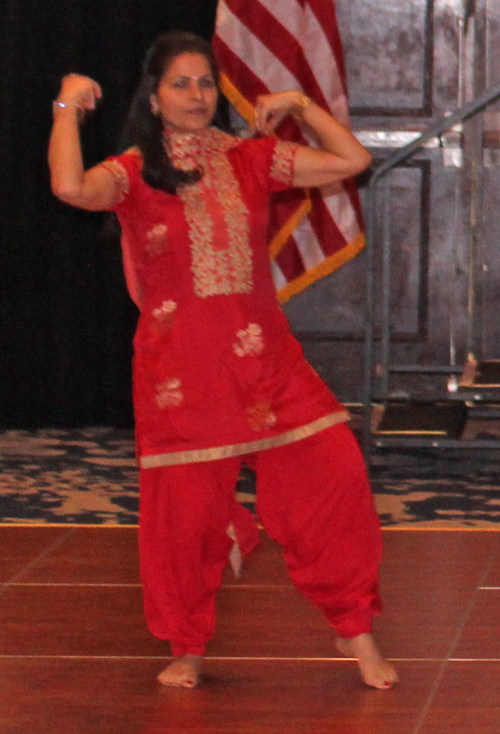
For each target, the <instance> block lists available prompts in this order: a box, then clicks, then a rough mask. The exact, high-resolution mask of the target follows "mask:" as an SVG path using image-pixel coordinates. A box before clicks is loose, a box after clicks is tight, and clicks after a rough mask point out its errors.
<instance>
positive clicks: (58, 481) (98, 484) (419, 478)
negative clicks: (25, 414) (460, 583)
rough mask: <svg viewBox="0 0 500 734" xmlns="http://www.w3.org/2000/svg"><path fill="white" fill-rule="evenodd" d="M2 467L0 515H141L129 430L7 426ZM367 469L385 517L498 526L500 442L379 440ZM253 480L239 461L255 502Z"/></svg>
mask: <svg viewBox="0 0 500 734" xmlns="http://www.w3.org/2000/svg"><path fill="white" fill-rule="evenodd" d="M0 470H1V474H0V522H1V523H4V524H47V523H55V524H95V525H135V524H136V523H137V510H138V496H137V466H136V462H135V456H134V445H133V436H132V433H131V432H130V431H124V430H117V429H113V428H85V429H71V430H62V429H50V430H49V429H45V430H38V431H20V430H15V431H14V430H12V431H3V432H0ZM371 475H372V486H373V491H374V494H375V501H376V504H377V509H378V511H379V515H380V518H381V522H382V525H383V526H384V527H396V528H397V527H407V528H422V529H424V528H489V529H499V530H500V479H499V477H500V450H487V451H486V450H481V451H479V450H477V449H474V450H468V451H464V450H460V451H459V450H457V449H447V450H438V449H433V450H431V449H413V450H411V449H398V450H395V449H390V450H389V449H385V450H379V451H378V452H377V453H376V454H375V455H374V457H373V464H372V470H371ZM254 487H255V479H254V476H253V474H252V472H251V471H250V470H249V469H246V468H245V469H244V470H243V472H242V475H241V477H240V481H239V483H238V487H237V492H238V498H239V500H240V501H242V502H243V503H244V504H245V505H247V506H249V507H251V508H252V507H253V498H254Z"/></svg>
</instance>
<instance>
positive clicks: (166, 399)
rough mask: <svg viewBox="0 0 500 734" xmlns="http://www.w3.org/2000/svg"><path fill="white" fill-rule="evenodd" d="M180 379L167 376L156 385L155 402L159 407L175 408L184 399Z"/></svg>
mask: <svg viewBox="0 0 500 734" xmlns="http://www.w3.org/2000/svg"><path fill="white" fill-rule="evenodd" d="M181 384H182V383H181V381H180V380H179V378H177V377H169V378H168V379H167V380H165V381H164V382H162V383H160V384H159V385H157V386H156V402H157V403H158V407H159V408H162V409H163V408H175V407H177V406H179V405H180V404H181V403H182V401H183V400H184V395H183V394H182V390H181Z"/></svg>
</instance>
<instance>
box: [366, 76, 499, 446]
mask: <svg viewBox="0 0 500 734" xmlns="http://www.w3.org/2000/svg"><path fill="white" fill-rule="evenodd" d="M499 97H500V84H498V85H496V86H494V87H491V88H490V89H488V90H486V91H485V92H484V93H483V94H482V95H480V96H479V97H477V99H475V100H473V101H471V102H467V103H466V104H464V105H463V106H462V107H460V108H459V109H457V110H456V111H455V112H453V113H451V114H446V115H443V116H442V117H440V118H438V119H437V120H436V121H434V122H433V123H432V124H431V125H430V126H429V127H428V128H427V129H426V130H424V131H423V132H422V134H421V135H420V136H419V137H418V138H416V139H415V140H413V141H412V142H411V143H409V144H408V145H406V146H405V147H404V148H400V149H399V150H397V151H395V152H394V153H392V154H391V155H389V156H388V157H387V158H386V159H385V160H384V161H383V162H382V163H381V164H380V165H379V166H378V167H377V168H376V169H375V170H374V171H373V173H372V176H371V178H370V182H369V184H368V186H367V192H366V208H365V211H366V248H365V257H366V300H365V308H366V312H365V332H364V337H365V339H364V365H365V366H364V385H363V398H362V400H363V429H362V445H363V451H364V454H365V457H366V459H367V460H369V457H370V455H371V444H372V430H371V418H372V402H373V366H374V365H373V355H374V319H375V315H374V307H375V295H374V286H375V281H374V265H375V257H374V252H375V241H376V224H377V223H376V217H377V210H376V204H377V190H378V186H379V184H380V182H381V181H383V179H384V177H385V176H386V175H387V174H388V173H389V172H390V171H392V170H393V169H394V168H396V166H398V165H400V164H401V163H404V162H405V161H407V160H408V159H409V158H411V157H412V156H414V155H415V154H416V153H418V152H419V151H420V150H422V148H423V147H424V146H425V144H426V143H427V142H428V141H430V140H432V139H433V138H437V137H439V136H440V135H442V134H443V133H445V132H447V131H448V130H450V129H451V128H453V127H454V126H455V125H458V124H459V123H461V122H463V121H464V120H466V119H468V118H470V117H472V116H473V115H475V114H477V113H478V112H481V111H482V110H483V109H484V108H485V107H487V105H489V104H490V103H491V102H494V101H495V100H496V99H498V98H499ZM385 205H387V201H386V202H385ZM384 219H385V212H384ZM382 251H383V258H384V265H383V271H384V272H387V270H388V266H389V261H390V255H389V251H390V243H389V233H388V227H387V226H386V227H383V247H382ZM383 309H385V312H383V313H382V321H383V323H384V322H386V328H385V329H383V332H382V338H381V350H382V354H383V355H385V357H387V355H388V353H389V342H390V328H389V303H388V299H386V303H385V306H384V307H383ZM443 369H444V371H450V370H449V369H448V368H443ZM426 371H429V370H426V369H425V368H422V372H426ZM430 371H432V369H431V370H430ZM455 371H456V370H455ZM384 379H385V380H387V375H385V377H384Z"/></svg>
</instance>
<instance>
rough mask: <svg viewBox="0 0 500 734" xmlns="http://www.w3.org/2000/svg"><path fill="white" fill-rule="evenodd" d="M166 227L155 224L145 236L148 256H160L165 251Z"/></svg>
mask: <svg viewBox="0 0 500 734" xmlns="http://www.w3.org/2000/svg"><path fill="white" fill-rule="evenodd" d="M167 231H168V228H167V225H166V224H156V225H155V226H154V227H153V228H152V229H150V230H149V232H148V233H147V235H146V239H147V245H146V250H147V252H148V255H150V256H151V257H155V256H157V255H161V253H162V252H164V251H165V250H166V249H167V242H168V237H167Z"/></svg>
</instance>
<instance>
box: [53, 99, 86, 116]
mask: <svg viewBox="0 0 500 734" xmlns="http://www.w3.org/2000/svg"><path fill="white" fill-rule="evenodd" d="M68 113H69V114H70V115H76V116H77V117H78V118H80V117H81V114H82V107H81V106H80V105H79V104H78V103H77V102H70V101H66V100H64V99H55V100H54V101H53V102H52V114H53V116H54V117H56V116H59V115H61V114H62V115H66V114H68Z"/></svg>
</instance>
